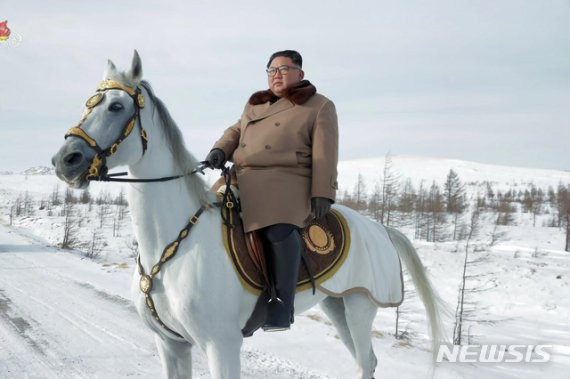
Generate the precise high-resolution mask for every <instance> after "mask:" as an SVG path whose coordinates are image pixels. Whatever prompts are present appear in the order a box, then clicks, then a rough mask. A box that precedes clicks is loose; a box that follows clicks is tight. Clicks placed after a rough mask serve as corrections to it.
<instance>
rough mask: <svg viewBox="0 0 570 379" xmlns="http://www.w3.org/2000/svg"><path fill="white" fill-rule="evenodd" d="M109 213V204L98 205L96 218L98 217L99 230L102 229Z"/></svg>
mask: <svg viewBox="0 0 570 379" xmlns="http://www.w3.org/2000/svg"><path fill="white" fill-rule="evenodd" d="M110 213H111V211H110V209H109V204H107V203H103V202H102V203H101V204H99V206H98V207H97V216H98V217H99V228H102V227H103V225H104V224H105V220H106V219H107V217H108V216H109V214H110Z"/></svg>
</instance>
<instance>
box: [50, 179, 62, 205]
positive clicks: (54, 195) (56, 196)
mask: <svg viewBox="0 0 570 379" xmlns="http://www.w3.org/2000/svg"><path fill="white" fill-rule="evenodd" d="M51 205H52V206H58V205H61V197H60V193H59V184H56V185H55V186H54V187H53V190H52V192H51Z"/></svg>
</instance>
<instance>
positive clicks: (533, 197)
mask: <svg viewBox="0 0 570 379" xmlns="http://www.w3.org/2000/svg"><path fill="white" fill-rule="evenodd" d="M543 203H544V192H543V191H542V189H540V188H537V187H536V186H535V185H534V184H532V185H531V186H530V190H529V189H526V190H525V192H524V198H523V209H524V210H525V212H531V213H532V226H536V216H537V215H539V214H540V211H541V209H542V204H543Z"/></svg>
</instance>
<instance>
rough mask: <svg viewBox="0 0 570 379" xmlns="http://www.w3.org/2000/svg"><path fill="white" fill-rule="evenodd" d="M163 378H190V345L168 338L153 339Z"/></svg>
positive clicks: (156, 337) (157, 337)
mask: <svg viewBox="0 0 570 379" xmlns="http://www.w3.org/2000/svg"><path fill="white" fill-rule="evenodd" d="M154 339H155V341H156V346H157V348H158V355H159V356H160V361H161V362H162V370H163V376H164V377H165V378H169V379H170V378H191V377H192V345H191V344H189V343H187V342H178V341H174V340H171V339H168V338H164V339H162V338H160V337H159V336H157V335H156V336H155V337H154Z"/></svg>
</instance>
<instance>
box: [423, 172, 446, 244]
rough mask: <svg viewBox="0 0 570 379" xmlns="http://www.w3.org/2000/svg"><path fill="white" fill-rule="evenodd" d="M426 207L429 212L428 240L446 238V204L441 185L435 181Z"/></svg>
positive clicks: (434, 240)
mask: <svg viewBox="0 0 570 379" xmlns="http://www.w3.org/2000/svg"><path fill="white" fill-rule="evenodd" d="M426 209H427V211H428V213H429V218H428V227H427V230H426V232H427V236H426V240H427V241H431V242H436V241H441V240H443V239H444V238H445V235H444V231H443V230H444V226H445V222H446V219H445V204H444V200H443V195H442V194H441V191H440V189H439V186H438V185H437V183H436V182H435V181H434V182H433V183H432V185H431V187H430V190H429V194H428V198H427V201H426Z"/></svg>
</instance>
